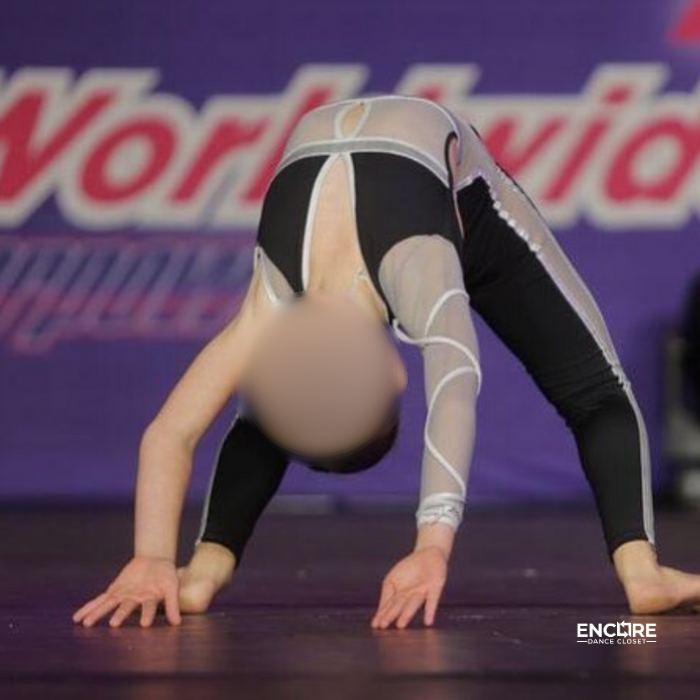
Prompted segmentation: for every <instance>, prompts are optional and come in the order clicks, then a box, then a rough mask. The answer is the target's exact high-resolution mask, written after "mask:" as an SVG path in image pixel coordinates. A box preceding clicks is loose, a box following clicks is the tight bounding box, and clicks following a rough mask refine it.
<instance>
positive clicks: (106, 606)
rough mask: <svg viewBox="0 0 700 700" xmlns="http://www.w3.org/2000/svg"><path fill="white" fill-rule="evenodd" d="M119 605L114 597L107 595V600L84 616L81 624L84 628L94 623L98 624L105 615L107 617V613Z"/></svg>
mask: <svg viewBox="0 0 700 700" xmlns="http://www.w3.org/2000/svg"><path fill="white" fill-rule="evenodd" d="M118 605H119V600H117V599H116V598H115V597H113V596H111V595H109V596H107V598H106V599H105V600H104V601H103V602H102V603H101V604H100V605H98V606H97V607H95V608H94V610H91V611H90V613H88V614H87V615H86V616H85V619H84V620H83V624H84V625H85V627H92V626H93V625H94V624H95V623H96V622H99V621H100V620H101V619H102V618H103V617H104V616H105V615H109V613H111V612H112V610H114V608H116V607H117V606H118Z"/></svg>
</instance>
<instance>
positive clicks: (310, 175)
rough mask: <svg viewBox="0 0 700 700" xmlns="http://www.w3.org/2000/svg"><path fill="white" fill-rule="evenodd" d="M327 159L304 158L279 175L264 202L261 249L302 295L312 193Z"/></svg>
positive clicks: (259, 230)
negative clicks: (303, 262)
mask: <svg viewBox="0 0 700 700" xmlns="http://www.w3.org/2000/svg"><path fill="white" fill-rule="evenodd" d="M326 159H327V156H318V157H313V158H303V159H302V160H298V161H296V162H295V163H292V164H291V165H288V166H287V167H286V168H284V169H283V170H282V171H280V172H279V173H278V174H277V175H276V176H275V178H274V179H273V180H272V182H271V183H270V187H269V188H268V191H267V193H266V194H265V199H264V201H263V207H262V213H261V216H260V225H259V227H258V237H257V243H258V245H259V246H260V247H261V248H262V249H263V250H264V251H265V254H266V255H267V256H268V257H269V258H270V260H272V262H273V263H274V264H275V265H276V266H277V267H278V268H279V270H280V272H282V274H283V275H284V276H285V278H286V279H287V281H288V282H289V284H290V285H291V287H292V289H293V290H294V291H295V292H297V293H299V292H301V291H302V280H301V257H302V246H303V242H304V229H305V227H306V220H307V216H308V211H309V203H310V201H311V193H312V191H313V187H314V183H315V182H316V178H317V176H318V173H319V171H320V170H321V168H322V167H323V164H324V163H325V161H326Z"/></svg>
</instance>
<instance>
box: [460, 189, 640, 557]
mask: <svg viewBox="0 0 700 700" xmlns="http://www.w3.org/2000/svg"><path fill="white" fill-rule="evenodd" d="M458 205H459V209H460V213H461V216H462V220H463V221H464V224H465V231H466V234H465V241H464V257H463V269H464V281H465V288H466V290H467V292H468V293H469V295H470V298H471V304H472V307H473V308H474V309H475V310H476V311H477V313H479V315H480V316H481V317H482V318H483V319H484V320H485V321H486V323H487V324H488V325H489V326H490V327H491V328H492V329H493V331H494V332H495V333H496V334H497V335H498V336H499V337H500V339H501V340H502V341H503V342H504V343H505V344H506V346H507V347H508V348H509V349H510V350H511V351H512V352H513V353H514V354H515V355H516V356H517V357H518V358H519V359H520V361H521V362H522V363H523V365H524V366H525V368H526V369H527V371H528V372H529V374H530V375H531V376H532V378H533V379H534V381H535V383H536V384H537V386H538V387H539V388H540V390H541V391H542V393H543V394H544V395H545V396H546V397H547V399H548V400H549V401H550V402H551V403H552V404H553V405H554V407H555V408H556V409H557V411H558V413H559V414H560V415H561V416H562V418H563V419H564V420H565V421H566V423H567V425H568V426H569V428H570V429H571V431H572V433H573V435H574V438H575V440H576V444H577V447H578V451H579V455H580V458H581V462H582V465H583V469H584V472H585V474H586V477H587V479H588V481H589V483H590V485H591V487H592V490H593V493H594V496H595V499H596V505H597V508H598V512H599V514H600V517H601V520H602V524H603V530H604V534H605V538H606V542H607V545H608V550H609V552H610V553H612V552H613V551H614V550H615V549H616V548H617V547H618V546H619V545H620V544H623V543H624V542H626V541H629V540H635V539H647V536H646V533H645V530H644V518H643V499H642V467H641V454H640V443H639V438H640V436H639V427H638V425H637V421H636V418H635V413H634V409H633V407H632V405H631V404H630V401H629V399H628V397H627V395H626V393H625V392H624V390H623V387H622V386H621V384H620V381H619V380H618V378H617V377H616V376H615V374H614V373H613V371H612V368H611V367H610V365H609V363H608V361H607V359H606V358H605V356H604V354H603V352H602V350H601V349H600V348H599V347H598V344H597V343H596V341H595V339H594V338H593V336H592V335H591V333H590V332H589V330H588V328H587V327H586V325H585V324H584V322H583V321H582V320H581V318H580V317H579V315H578V313H577V312H576V310H575V309H574V308H572V307H571V305H570V304H569V303H568V301H567V300H566V298H565V297H564V295H563V294H562V292H561V291H560V290H559V289H558V287H557V286H556V284H555V282H554V281H553V280H552V279H551V277H550V276H549V274H548V273H547V271H546V269H545V268H544V266H543V265H542V263H541V262H540V261H539V260H538V258H537V256H536V255H535V254H534V253H533V252H532V251H531V250H530V249H529V247H528V246H527V244H526V243H525V242H524V241H523V240H522V239H521V238H520V237H519V236H518V235H517V234H516V233H515V231H513V230H512V229H511V228H510V226H508V224H507V223H506V222H505V221H504V220H503V219H502V218H501V217H500V216H499V215H498V212H497V211H496V210H495V208H494V207H493V202H492V201H491V198H490V194H489V191H488V188H487V186H486V184H485V183H484V182H483V181H482V180H481V179H478V180H477V181H475V182H474V183H473V184H472V185H470V186H469V187H467V188H465V189H463V190H462V191H460V193H459V194H458ZM523 419H524V420H526V417H524V418H523Z"/></svg>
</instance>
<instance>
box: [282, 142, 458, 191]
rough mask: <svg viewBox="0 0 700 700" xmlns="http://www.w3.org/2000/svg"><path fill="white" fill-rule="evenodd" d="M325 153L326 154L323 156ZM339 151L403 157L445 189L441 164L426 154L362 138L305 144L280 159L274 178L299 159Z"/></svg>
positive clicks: (446, 178) (402, 145) (398, 144)
mask: <svg viewBox="0 0 700 700" xmlns="http://www.w3.org/2000/svg"><path fill="white" fill-rule="evenodd" d="M392 146H393V147H394V148H392ZM343 147H345V148H343ZM319 149H320V150H319ZM325 150H327V151H328V152H324V151H325ZM343 151H345V152H348V153H360V152H366V153H373V152H379V153H390V154H392V155H400V156H404V157H405V158H409V159H411V160H414V161H415V162H417V163H420V164H421V165H423V166H425V167H427V168H428V169H429V170H430V171H431V172H433V173H435V175H437V176H438V177H439V178H440V180H441V181H442V182H443V183H444V184H445V185H449V172H448V170H447V167H446V164H445V163H442V162H440V161H439V160H437V159H436V158H434V157H433V156H432V155H431V154H430V153H428V152H427V151H424V150H423V149H421V148H418V147H416V146H414V145H413V144H409V143H406V142H405V141H401V140H400V139H393V138H390V137H379V136H363V137H361V138H356V139H338V140H334V141H333V140H328V139H326V140H323V141H309V142H308V143H305V144H303V145H301V146H298V147H297V148H295V149H294V150H292V151H290V152H289V153H287V154H286V155H285V156H284V158H283V159H282V161H281V162H280V164H279V165H278V166H277V169H276V170H275V176H276V175H278V174H279V173H280V172H281V171H282V170H284V169H285V168H286V167H288V166H289V165H291V164H292V163H295V162H297V161H298V160H301V159H302V158H307V157H309V156H312V155H336V154H337V153H339V152H343Z"/></svg>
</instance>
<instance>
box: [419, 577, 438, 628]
mask: <svg viewBox="0 0 700 700" xmlns="http://www.w3.org/2000/svg"><path fill="white" fill-rule="evenodd" d="M441 596H442V586H439V587H437V588H431V589H430V590H429V591H428V596H427V599H426V601H425V615H424V616H423V623H424V624H425V625H426V626H427V627H432V626H433V625H434V624H435V614H436V613H437V609H438V605H439V604H440V597H441Z"/></svg>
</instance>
